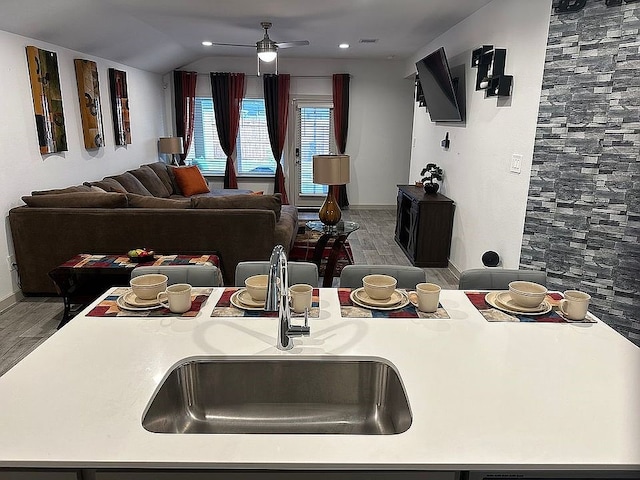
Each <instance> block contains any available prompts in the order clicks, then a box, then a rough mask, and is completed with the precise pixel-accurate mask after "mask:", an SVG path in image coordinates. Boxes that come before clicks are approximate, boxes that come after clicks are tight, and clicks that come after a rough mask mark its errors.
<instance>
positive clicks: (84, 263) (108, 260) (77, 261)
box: [59, 253, 220, 269]
mask: <svg viewBox="0 0 640 480" xmlns="http://www.w3.org/2000/svg"><path fill="white" fill-rule="evenodd" d="M138 265H144V266H146V267H148V266H154V267H158V266H164V265H215V266H217V267H220V259H219V258H218V256H217V255H155V256H154V258H153V260H150V261H148V262H139V263H136V262H132V261H131V260H130V259H129V257H128V256H127V255H92V254H88V253H81V254H80V255H76V256H75V257H73V258H72V259H70V260H67V261H66V262H64V263H63V264H62V265H60V267H64V268H131V269H133V268H135V267H137V266H138ZM60 267H59V268H60Z"/></svg>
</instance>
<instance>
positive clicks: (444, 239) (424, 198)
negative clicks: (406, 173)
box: [395, 185, 454, 268]
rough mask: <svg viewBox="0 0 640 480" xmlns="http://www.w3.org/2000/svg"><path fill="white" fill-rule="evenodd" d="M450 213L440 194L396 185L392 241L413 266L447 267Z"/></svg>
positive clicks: (451, 206)
mask: <svg viewBox="0 0 640 480" xmlns="http://www.w3.org/2000/svg"><path fill="white" fill-rule="evenodd" d="M453 211H454V204H453V200H451V199H449V198H447V197H445V196H444V195H440V194H439V193H435V194H426V193H424V190H423V189H422V188H421V187H414V186H413V185H398V210H397V213H396V215H397V216H396V235H395V240H396V243H397V244H398V245H400V248H402V250H403V251H404V253H405V254H406V255H407V257H409V260H411V263H413V264H414V265H415V266H416V267H441V268H446V267H448V266H449V250H450V248H451V231H452V229H453Z"/></svg>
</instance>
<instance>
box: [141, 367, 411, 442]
mask: <svg viewBox="0 0 640 480" xmlns="http://www.w3.org/2000/svg"><path fill="white" fill-rule="evenodd" d="M142 425H143V426H144V428H145V429H146V430H148V431H150V432H156V433H210V434H211V433H277V434H280V433H298V434H304V433H310V434H350V435H391V434H396V433H402V432H404V431H406V430H407V429H408V428H409V427H410V426H411V412H410V410H409V402H408V400H407V395H406V393H405V391H404V388H403V386H402V382H401V380H400V377H399V375H398V372H396V371H395V369H394V368H393V367H392V366H391V365H389V364H388V363H386V362H384V361H380V360H359V359H358V360H351V359H346V360H345V359H342V358H336V359H317V358H308V359H290V358H287V359H255V358H241V359H206V360H202V359H197V360H186V361H185V363H183V364H180V365H178V366H177V367H175V368H174V369H173V370H172V371H171V372H170V373H169V374H168V376H167V377H166V379H165V380H164V382H163V383H162V385H161V386H160V388H159V389H158V391H157V393H156V394H155V396H154V397H153V399H152V400H151V403H150V404H149V407H148V409H147V411H146V413H145V415H144V417H143V420H142Z"/></svg>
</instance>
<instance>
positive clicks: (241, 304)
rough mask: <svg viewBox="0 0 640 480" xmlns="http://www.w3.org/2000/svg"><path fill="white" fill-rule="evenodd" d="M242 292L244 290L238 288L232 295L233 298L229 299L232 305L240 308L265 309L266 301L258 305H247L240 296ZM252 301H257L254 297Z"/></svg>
mask: <svg viewBox="0 0 640 480" xmlns="http://www.w3.org/2000/svg"><path fill="white" fill-rule="evenodd" d="M241 293H242V290H238V291H237V292H235V293H234V294H233V295H231V298H230V299H229V301H230V302H231V305H233V306H234V307H236V308H239V309H240V310H264V302H262V303H259V304H257V305H256V304H254V305H247V304H246V303H244V302H243V301H241V300H240V299H239V298H238V297H240V294H241ZM247 296H249V294H248V293H247ZM252 301H253V302H255V300H253V299H252Z"/></svg>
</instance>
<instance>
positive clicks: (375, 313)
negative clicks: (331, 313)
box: [338, 288, 451, 319]
mask: <svg viewBox="0 0 640 480" xmlns="http://www.w3.org/2000/svg"><path fill="white" fill-rule="evenodd" d="M338 298H339V299H340V316H342V318H346V317H351V318H425V319H428V318H432V319H447V318H451V317H449V314H448V313H447V311H446V310H445V309H444V307H443V306H442V305H440V304H438V310H436V311H435V312H433V313H425V312H421V311H420V310H418V308H417V307H415V306H414V305H413V304H412V303H409V304H407V305H406V306H404V307H402V308H399V309H397V310H376V309H370V308H364V307H361V306H359V305H356V304H354V303H353V301H352V300H351V289H350V288H339V289H338Z"/></svg>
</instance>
